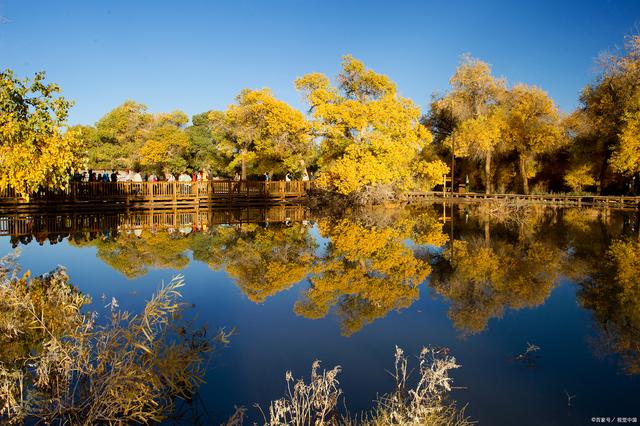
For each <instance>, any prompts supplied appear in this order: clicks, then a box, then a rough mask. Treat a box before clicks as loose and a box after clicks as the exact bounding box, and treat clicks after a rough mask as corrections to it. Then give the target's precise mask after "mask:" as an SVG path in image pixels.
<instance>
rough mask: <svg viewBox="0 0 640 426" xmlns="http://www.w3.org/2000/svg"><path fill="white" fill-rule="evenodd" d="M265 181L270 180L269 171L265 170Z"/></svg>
mask: <svg viewBox="0 0 640 426" xmlns="http://www.w3.org/2000/svg"><path fill="white" fill-rule="evenodd" d="M264 181H265V182H269V173H267V172H264Z"/></svg>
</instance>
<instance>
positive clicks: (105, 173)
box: [102, 170, 109, 182]
mask: <svg viewBox="0 0 640 426" xmlns="http://www.w3.org/2000/svg"><path fill="white" fill-rule="evenodd" d="M102 181H103V182H109V173H108V172H107V171H106V170H105V171H104V173H103V174H102Z"/></svg>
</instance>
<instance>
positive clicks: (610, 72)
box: [572, 36, 640, 193]
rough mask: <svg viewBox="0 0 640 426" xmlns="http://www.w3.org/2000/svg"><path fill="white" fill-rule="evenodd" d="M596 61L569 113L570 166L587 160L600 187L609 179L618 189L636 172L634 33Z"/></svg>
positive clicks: (637, 49)
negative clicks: (620, 48) (618, 48)
mask: <svg viewBox="0 0 640 426" xmlns="http://www.w3.org/2000/svg"><path fill="white" fill-rule="evenodd" d="M600 65H601V69H602V71H601V74H600V75H599V76H598V77H597V78H596V80H595V81H594V82H593V83H591V84H589V85H588V86H587V87H585V88H584V90H583V91H582V96H581V97H580V102H581V106H580V108H579V109H578V110H577V111H576V112H575V113H574V117H573V126H574V132H575V138H574V141H575V146H574V149H573V153H574V161H573V164H572V167H573V168H585V165H588V168H589V169H590V172H591V173H590V175H591V176H593V177H594V178H595V180H596V181H597V185H598V192H600V193H602V192H603V191H604V190H605V189H606V187H607V185H608V184H609V183H613V184H614V187H617V189H618V191H620V190H623V191H624V190H625V189H626V188H624V185H621V184H622V183H623V182H624V181H625V180H626V182H629V181H630V180H631V179H633V177H636V178H637V177H638V175H639V174H640V134H639V133H638V130H639V128H640V126H639V122H640V36H633V37H630V38H629V39H628V40H627V44H626V49H625V50H624V51H622V52H620V53H617V54H608V55H605V56H603V57H602V58H601V63H600ZM616 181H617V185H616ZM621 181H622V182H621Z"/></svg>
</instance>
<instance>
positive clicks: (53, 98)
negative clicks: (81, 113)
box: [0, 70, 82, 198]
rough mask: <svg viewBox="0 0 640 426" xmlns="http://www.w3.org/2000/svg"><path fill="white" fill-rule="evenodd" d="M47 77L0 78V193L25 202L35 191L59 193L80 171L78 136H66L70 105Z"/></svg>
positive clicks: (3, 74) (2, 75) (1, 74)
mask: <svg viewBox="0 0 640 426" xmlns="http://www.w3.org/2000/svg"><path fill="white" fill-rule="evenodd" d="M59 93H60V88H59V87H58V86H57V85H56V84H53V83H48V84H47V83H45V74H44V73H43V72H41V73H37V74H36V75H35V76H34V78H33V79H32V80H30V79H24V80H20V79H17V78H16V77H14V75H13V72H12V71H11V70H6V71H3V72H0V190H2V189H6V188H7V187H8V186H12V187H13V188H14V189H15V191H16V193H17V194H18V195H21V196H24V197H27V198H28V197H29V194H31V193H32V192H34V191H36V190H38V189H39V188H41V187H42V188H50V189H62V188H65V187H66V185H67V182H68V177H69V175H70V174H72V173H73V172H74V171H75V170H77V169H78V168H80V167H81V165H82V156H81V155H80V143H79V142H78V138H77V133H76V132H74V131H66V124H67V123H66V121H67V115H68V112H69V108H70V107H71V105H72V103H71V102H70V101H68V100H66V99H65V98H64V97H62V96H59Z"/></svg>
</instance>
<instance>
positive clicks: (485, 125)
mask: <svg viewBox="0 0 640 426" xmlns="http://www.w3.org/2000/svg"><path fill="white" fill-rule="evenodd" d="M504 129H505V119H504V111H503V109H502V108H501V107H499V106H494V107H492V108H491V110H490V111H489V112H488V113H486V114H483V115H479V116H477V117H473V118H469V119H468V120H465V121H463V122H461V123H460V124H459V125H458V127H457V128H456V130H455V131H454V132H453V134H452V136H451V139H452V140H455V144H456V146H457V151H456V155H457V156H460V157H466V156H470V157H472V158H476V159H479V160H483V161H484V173H485V192H486V193H487V194H490V193H491V191H492V184H491V178H492V176H491V159H492V158H493V156H494V155H495V154H496V153H497V152H498V151H499V150H500V148H501V145H503V144H502V137H503V136H502V135H503V131H504Z"/></svg>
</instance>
